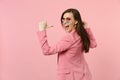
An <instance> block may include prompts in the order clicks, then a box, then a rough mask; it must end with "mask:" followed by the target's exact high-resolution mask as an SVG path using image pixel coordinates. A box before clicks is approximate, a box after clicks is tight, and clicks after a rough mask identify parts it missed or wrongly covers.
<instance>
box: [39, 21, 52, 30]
mask: <svg viewBox="0 0 120 80" xmlns="http://www.w3.org/2000/svg"><path fill="white" fill-rule="evenodd" d="M50 27H53V26H48V25H47V22H46V21H41V22H40V23H39V30H40V31H42V30H45V29H47V28H50Z"/></svg>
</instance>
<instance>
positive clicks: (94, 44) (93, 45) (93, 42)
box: [86, 28, 97, 48]
mask: <svg viewBox="0 0 120 80" xmlns="http://www.w3.org/2000/svg"><path fill="white" fill-rule="evenodd" d="M86 31H87V33H88V35H89V38H90V48H95V47H96V46H97V43H96V40H95V38H94V36H93V34H92V32H91V29H90V28H86Z"/></svg>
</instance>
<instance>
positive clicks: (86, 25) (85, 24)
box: [83, 21, 88, 29]
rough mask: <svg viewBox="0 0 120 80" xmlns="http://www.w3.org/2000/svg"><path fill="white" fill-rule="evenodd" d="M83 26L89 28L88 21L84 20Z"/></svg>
mask: <svg viewBox="0 0 120 80" xmlns="http://www.w3.org/2000/svg"><path fill="white" fill-rule="evenodd" d="M83 26H84V28H85V29H86V28H88V24H87V22H85V21H83Z"/></svg>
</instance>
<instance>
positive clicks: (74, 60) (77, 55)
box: [37, 28, 97, 80]
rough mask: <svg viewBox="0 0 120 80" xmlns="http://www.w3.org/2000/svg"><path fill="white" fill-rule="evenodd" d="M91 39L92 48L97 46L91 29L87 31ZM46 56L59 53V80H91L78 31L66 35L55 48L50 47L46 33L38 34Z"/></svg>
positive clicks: (39, 32)
mask: <svg viewBox="0 0 120 80" xmlns="http://www.w3.org/2000/svg"><path fill="white" fill-rule="evenodd" d="M86 31H87V33H88V34H89V37H90V42H91V45H90V48H94V47H96V46H97V44H96V41H95V38H94V36H93V35H92V32H91V30H90V28H87V29H86ZM37 34H38V37H39V41H40V45H41V49H42V52H43V54H44V55H53V54H55V53H58V61H57V64H58V70H57V71H58V80H91V79H92V77H91V73H90V71H89V68H88V65H87V62H86V61H85V58H84V54H83V53H84V52H83V51H82V43H81V38H80V36H79V35H78V34H77V32H76V30H73V31H72V32H71V33H66V35H65V36H64V37H63V38H62V39H61V40H60V41H59V42H58V43H57V44H56V45H54V46H49V44H48V41H47V35H46V31H45V30H43V31H38V32H37Z"/></svg>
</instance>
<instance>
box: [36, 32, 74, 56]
mask: <svg viewBox="0 0 120 80" xmlns="http://www.w3.org/2000/svg"><path fill="white" fill-rule="evenodd" d="M37 35H38V38H39V42H40V46H41V49H42V52H43V54H44V55H52V54H55V53H60V52H62V51H65V50H68V49H69V48H70V46H71V45H72V44H73V39H72V35H70V34H67V35H66V36H64V37H63V38H62V39H61V40H60V41H59V42H58V43H57V44H56V45H54V46H49V44H48V40H47V35H46V30H43V31H38V32H37Z"/></svg>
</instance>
